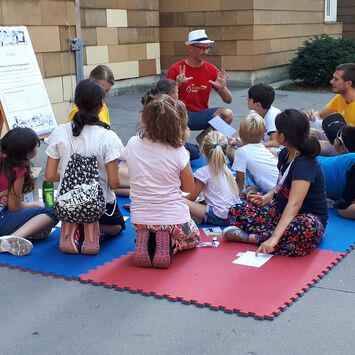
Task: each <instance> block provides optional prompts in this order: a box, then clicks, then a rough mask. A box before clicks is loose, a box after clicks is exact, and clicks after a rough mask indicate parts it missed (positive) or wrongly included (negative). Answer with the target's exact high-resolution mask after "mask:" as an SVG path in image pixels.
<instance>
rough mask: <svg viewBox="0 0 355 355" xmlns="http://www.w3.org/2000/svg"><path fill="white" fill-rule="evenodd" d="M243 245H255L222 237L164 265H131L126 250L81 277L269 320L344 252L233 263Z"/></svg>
mask: <svg viewBox="0 0 355 355" xmlns="http://www.w3.org/2000/svg"><path fill="white" fill-rule="evenodd" d="M247 250H250V251H254V250H256V248H255V247H253V246H252V245H246V244H242V243H231V242H229V243H228V242H223V241H221V244H220V247H218V248H208V247H207V248H196V249H194V250H187V251H184V252H182V253H178V254H177V255H175V256H174V257H173V262H172V264H171V266H170V268H169V269H167V270H164V269H152V268H138V267H135V266H134V265H133V262H132V255H133V254H132V253H130V254H128V255H126V256H123V257H121V258H120V259H116V260H114V261H112V262H109V263H107V264H106V265H104V266H101V267H99V268H97V269H96V270H94V271H90V272H89V273H87V274H84V275H81V276H80V280H81V281H82V282H91V283H93V284H97V285H104V286H106V287H114V288H117V289H119V290H127V291H129V292H133V293H136V292H140V293H142V294H143V295H151V296H154V297H157V298H167V299H169V300H171V301H180V302H182V303H185V304H195V305H196V306H198V307H209V308H211V309H214V310H219V309H220V310H224V311H225V312H228V313H238V314H239V315H244V316H254V317H255V318H260V319H273V318H274V317H275V316H277V315H279V314H280V312H281V311H283V310H284V309H285V308H287V306H289V305H290V304H292V303H293V302H294V301H295V300H297V299H298V298H299V297H300V296H302V295H303V294H304V292H305V291H307V290H308V289H309V288H310V287H311V286H313V284H314V283H315V282H317V281H318V280H319V279H320V278H321V277H323V275H324V274H325V273H327V272H328V271H329V270H330V269H331V268H332V267H333V266H334V265H335V264H336V263H337V262H338V261H339V260H340V259H341V258H342V257H343V255H344V254H342V253H337V252H333V251H329V250H319V249H317V250H316V251H314V252H313V253H312V254H310V255H308V256H305V257H303V258H291V257H282V256H274V257H273V258H271V260H270V261H268V262H267V263H266V264H264V265H263V266H262V267H261V268H253V267H248V266H242V265H236V264H232V261H233V260H234V259H236V254H237V253H238V252H242V251H247Z"/></svg>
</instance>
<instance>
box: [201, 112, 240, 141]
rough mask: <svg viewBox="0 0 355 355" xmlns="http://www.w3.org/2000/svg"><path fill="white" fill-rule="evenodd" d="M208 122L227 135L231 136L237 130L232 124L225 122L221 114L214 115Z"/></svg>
mask: <svg viewBox="0 0 355 355" xmlns="http://www.w3.org/2000/svg"><path fill="white" fill-rule="evenodd" d="M208 123H209V124H210V125H211V126H212V127H213V128H214V129H216V130H217V131H219V132H222V133H223V134H224V135H225V136H226V137H231V136H232V135H233V134H234V133H235V132H236V130H235V129H234V128H233V127H232V126H230V125H229V124H228V123H225V122H224V121H223V120H222V118H221V117H219V116H215V117H213V118H212V120H209V121H208Z"/></svg>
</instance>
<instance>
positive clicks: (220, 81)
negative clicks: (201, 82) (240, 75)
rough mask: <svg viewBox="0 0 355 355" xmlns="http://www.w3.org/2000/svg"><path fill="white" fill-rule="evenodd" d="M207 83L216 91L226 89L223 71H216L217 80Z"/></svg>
mask: <svg viewBox="0 0 355 355" xmlns="http://www.w3.org/2000/svg"><path fill="white" fill-rule="evenodd" d="M209 82H210V83H211V84H212V85H213V86H214V87H215V88H216V89H217V90H218V91H223V90H224V89H225V88H226V87H227V73H226V71H225V70H224V69H222V70H218V74H217V78H216V80H215V81H213V80H209Z"/></svg>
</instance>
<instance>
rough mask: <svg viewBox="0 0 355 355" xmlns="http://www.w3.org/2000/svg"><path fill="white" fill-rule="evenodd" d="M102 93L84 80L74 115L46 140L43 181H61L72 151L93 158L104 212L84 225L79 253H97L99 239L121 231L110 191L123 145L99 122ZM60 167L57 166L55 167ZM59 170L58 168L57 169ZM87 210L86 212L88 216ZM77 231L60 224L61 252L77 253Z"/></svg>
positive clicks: (120, 219)
mask: <svg viewBox="0 0 355 355" xmlns="http://www.w3.org/2000/svg"><path fill="white" fill-rule="evenodd" d="M104 97H105V94H104V90H103V88H102V87H101V85H100V84H98V83H97V82H96V81H95V80H91V79H85V80H82V81H81V82H79V83H78V85H77V87H76V89H75V105H76V106H77V107H78V109H79V110H78V112H76V113H75V115H74V118H73V121H72V122H69V123H66V124H63V125H60V126H58V127H57V128H56V129H55V130H54V131H53V133H52V134H51V135H50V137H49V139H48V148H47V150H46V154H47V155H48V159H47V166H46V177H45V178H46V180H47V181H60V182H59V187H58V191H60V187H61V184H62V181H63V177H64V172H65V169H66V167H67V165H68V163H69V161H70V160H71V156H72V154H73V153H74V152H75V153H76V154H79V155H81V156H84V157H90V156H96V159H97V162H98V175H99V185H100V186H101V188H102V190H103V192H104V198H105V203H106V213H104V214H103V215H102V217H101V218H100V219H99V220H98V221H93V223H85V224H84V226H83V227H84V243H83V245H82V246H81V253H82V254H97V253H98V252H99V250H100V244H99V239H100V233H102V237H104V235H106V236H115V235H118V234H119V233H121V232H122V231H123V230H124V229H125V223H124V220H123V216H122V214H121V212H120V210H119V207H118V205H117V204H116V201H115V199H116V196H115V194H114V192H113V191H112V190H111V189H114V188H117V187H118V185H119V178H118V158H120V156H121V151H122V150H123V144H122V142H121V140H120V139H119V138H118V136H117V135H116V133H115V132H113V131H111V130H110V128H109V126H108V125H107V124H105V123H103V122H101V121H100V120H99V117H98V114H99V112H100V111H101V109H102V105H103V100H104ZM59 164H60V166H59ZM58 167H59V169H58ZM89 212H90V211H88V213H89ZM79 237H80V228H79V225H78V224H77V223H67V222H65V223H62V227H61V237H60V249H61V251H63V252H64V253H70V254H77V253H79Z"/></svg>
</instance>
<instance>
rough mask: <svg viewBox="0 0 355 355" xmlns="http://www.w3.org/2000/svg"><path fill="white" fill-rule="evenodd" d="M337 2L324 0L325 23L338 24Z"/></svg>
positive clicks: (335, 0)
mask: <svg viewBox="0 0 355 355" xmlns="http://www.w3.org/2000/svg"><path fill="white" fill-rule="evenodd" d="M336 20H337V0H324V21H325V22H336Z"/></svg>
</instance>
